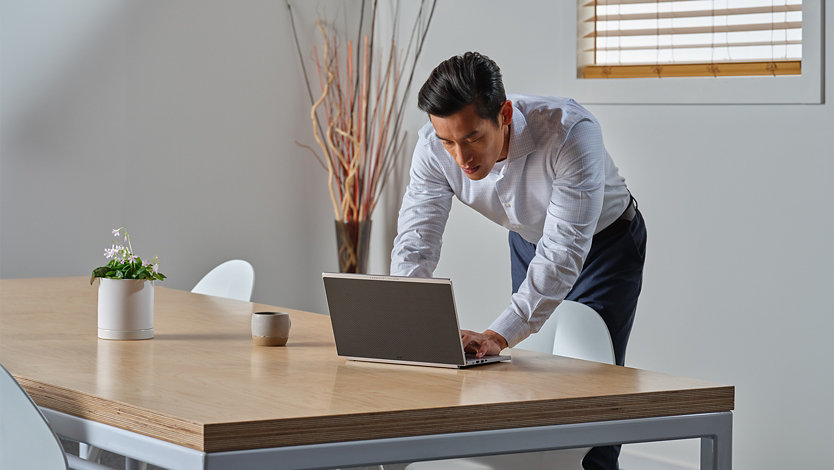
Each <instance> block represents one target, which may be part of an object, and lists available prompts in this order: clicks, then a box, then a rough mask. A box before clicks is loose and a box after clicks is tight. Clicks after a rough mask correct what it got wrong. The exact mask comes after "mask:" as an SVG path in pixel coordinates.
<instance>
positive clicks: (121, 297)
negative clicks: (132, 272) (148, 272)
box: [98, 278, 153, 339]
mask: <svg viewBox="0 0 834 470" xmlns="http://www.w3.org/2000/svg"><path fill="white" fill-rule="evenodd" d="M98 337H99V338H104V339H148V338H153V282H152V281H146V280H142V279H106V278H101V279H99V286H98Z"/></svg>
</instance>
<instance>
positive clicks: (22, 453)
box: [0, 365, 108, 470]
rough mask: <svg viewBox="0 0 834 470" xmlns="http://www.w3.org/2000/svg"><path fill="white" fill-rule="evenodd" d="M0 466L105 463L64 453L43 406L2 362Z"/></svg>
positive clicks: (56, 468)
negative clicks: (40, 406)
mask: <svg viewBox="0 0 834 470" xmlns="http://www.w3.org/2000/svg"><path fill="white" fill-rule="evenodd" d="M0 468H2V469H6V468H9V469H12V468H37V469H39V470H66V469H67V468H71V469H74V470H103V469H107V468H108V467H105V466H103V465H99V464H97V463H93V462H88V461H86V460H82V459H79V458H78V457H76V456H74V455H70V454H66V453H64V448H63V446H61V441H60V440H59V439H58V436H56V435H55V432H54V431H52V428H51V427H50V426H49V423H48V422H47V421H46V418H44V416H43V414H42V413H41V410H40V409H38V407H37V405H35V402H33V401H32V399H31V398H30V397H29V394H27V393H26V391H25V390H23V387H21V386H20V384H19V383H17V380H15V379H14V377H12V374H10V373H9V371H8V370H6V368H5V367H3V366H2V365H0Z"/></svg>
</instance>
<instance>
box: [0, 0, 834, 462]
mask: <svg viewBox="0 0 834 470" xmlns="http://www.w3.org/2000/svg"><path fill="white" fill-rule="evenodd" d="M0 2H2V3H0V277H2V278H15V277H30V276H31V277H34V276H65V275H86V274H87V273H89V271H90V269H91V268H92V267H93V266H95V265H97V263H100V262H102V261H103V260H104V258H103V257H102V256H101V253H102V251H103V248H104V247H105V246H106V245H107V244H108V243H109V242H110V237H109V230H110V229H111V228H113V227H115V226H117V225H127V226H128V227H129V228H130V229H131V231H132V233H133V236H134V242H135V248H136V249H137V251H138V252H139V253H140V254H142V255H146V256H152V255H153V254H158V255H159V256H160V257H161V259H162V268H163V272H165V273H166V274H168V275H169V276H170V278H169V280H167V281H166V282H165V284H164V285H166V286H169V287H175V288H183V289H188V288H190V287H192V286H193V285H194V283H196V281H197V280H198V279H199V277H200V276H201V275H202V274H203V273H205V272H206V271H207V270H208V269H210V268H211V267H212V266H214V265H215V264H217V263H219V262H220V261H223V260H225V259H228V258H232V257H242V258H247V259H249V260H251V261H252V262H253V264H254V265H255V269H256V272H257V277H256V286H255V292H254V296H253V298H254V300H256V301H260V302H266V303H271V304H276V305H283V306H287V307H296V308H303V309H307V310H311V311H317V312H325V311H326V306H325V302H324V299H323V296H322V292H321V284H320V280H319V279H320V273H321V271H324V270H335V269H337V265H336V261H335V241H334V238H333V237H334V235H333V222H332V211H331V209H330V203H329V201H328V196H327V191H326V188H325V182H324V178H325V174H324V173H323V172H322V171H321V169H320V168H319V167H318V165H317V164H316V163H315V162H314V161H313V160H312V157H310V156H309V155H308V154H306V151H304V150H301V149H299V148H298V147H296V146H295V145H294V144H293V140H295V139H299V140H304V141H307V142H310V134H309V132H310V131H309V124H308V120H307V113H308V109H309V108H308V101H307V98H306V96H305V92H304V89H303V82H302V78H301V74H300V72H299V70H298V63H297V59H296V56H295V50H294V47H293V43H292V39H291V35H290V32H289V19H288V16H287V14H286V10H285V8H284V4H283V2H280V1H272V0H261V1H256V0H248V1H245V2H225V1H208V2H206V1H197V0H188V1H185V0H183V1H179V2H129V1H127V0H122V1H115V0H77V1H75V2H73V3H72V5H71V6H70V5H63V4H60V3H55V2H48V1H46V0H38V1H26V2H13V1H11V0H0ZM552 3H553V2H545V1H543V0H536V1H526V2H497V1H488V2H487V1H477V2H476V1H471V0H470V1H454V2H452V1H448V0H446V1H444V0H441V1H440V4H439V6H438V10H437V12H436V14H435V19H434V23H433V26H432V30H431V32H430V37H429V39H428V41H427V44H426V50H425V51H424V59H423V60H422V61H421V64H420V66H419V68H418V70H417V73H416V78H415V80H416V81H417V83H416V85H415V88H414V89H413V90H412V91H413V92H414V93H416V89H417V88H419V85H420V83H421V82H422V80H423V79H424V78H425V77H426V76H427V75H428V72H429V71H430V70H431V69H432V68H433V67H434V66H435V65H436V64H437V63H438V62H440V61H441V60H443V59H446V58H448V57H449V56H451V55H453V54H457V53H460V52H463V51H465V50H469V49H475V50H480V51H482V52H484V53H486V54H488V55H490V56H491V57H492V58H494V59H495V60H496V61H497V62H498V63H499V64H500V65H501V67H502V69H503V70H504V75H505V82H506V85H507V88H508V89H509V90H512V91H520V92H529V93H539V94H554V95H558V94H560V90H558V89H556V88H555V87H554V85H553V80H551V78H550V77H552V76H553V75H554V74H555V70H557V67H560V66H561V64H560V63H558V62H557V61H556V60H554V56H555V52H554V51H555V49H556V48H557V46H558V45H556V44H554V43H553V42H554V41H553V38H554V37H555V34H554V31H555V29H554V28H566V27H572V26H571V24H572V21H573V20H572V19H569V18H560V17H559V16H558V14H557V13H556V11H557V8H556V7H555V6H553V5H552ZM324 5H325V7H324V8H325V10H326V9H327V8H334V7H333V2H325V3H324ZM298 8H299V16H300V22H299V27H300V29H301V32H302V34H305V35H306V37H305V38H304V40H305V41H307V42H308V43H309V41H310V40H312V34H313V31H312V21H313V18H314V16H315V15H316V13H317V11H318V8H320V7H319V6H318V4H315V3H312V2H311V3H310V4H303V5H302V6H299V7H298ZM325 13H327V11H325ZM827 15H828V18H827V20H826V24H834V23H833V22H832V17H831V15H832V13H831V9H828V12H827ZM826 41H827V44H826V45H827V46H828V47H827V48H826V49H827V50H829V51H834V44H832V39H831V37H830V35H829V37H828V38H827V39H826ZM826 57H827V58H828V59H829V60H828V61H827V62H828V63H830V62H831V59H834V55H832V53H830V52H829V53H826ZM826 68H827V70H828V71H829V73H827V74H826V75H827V76H828V77H830V76H831V75H832V74H831V73H830V72H831V66H830V65H826ZM826 84H827V85H828V86H827V87H826V88H827V89H828V90H831V89H832V88H831V86H830V85H831V79H826ZM590 109H591V110H592V111H593V112H594V113H596V115H597V117H598V118H599V119H600V121H601V122H602V124H603V131H604V135H605V139H606V145H607V146H608V148H609V150H610V152H611V153H612V155H613V156H614V158H615V161H616V162H617V164H618V165H619V166H620V169H621V171H622V173H623V175H624V176H625V177H626V178H627V180H628V183H629V185H630V187H631V189H632V190H633V191H634V193H635V194H636V196H637V197H638V198H639V199H640V207H641V209H642V210H643V212H644V214H645V217H646V220H647V225H648V229H649V246H648V260H647V265H646V274H645V285H644V294H643V296H642V297H641V301H640V305H639V307H638V316H637V320H636V323H635V326H634V331H633V334H632V339H631V343H630V349H629V353H628V363H629V364H630V365H632V366H636V367H644V368H648V369H653V370H658V371H665V372H669V373H673V374H677V375H685V376H693V377H699V378H703V379H708V380H714V381H717V382H722V383H729V384H734V385H735V386H736V387H737V388H736V396H737V402H736V414H735V417H736V418H735V447H734V461H735V464H736V468H740V469H748V468H749V469H752V468H756V469H783V468H832V466H834V451H832V447H831V443H832V442H834V404H833V403H834V401H832V399H831V397H832V396H834V368H832V367H831V365H830V358H831V357H834V346H832V344H834V341H832V331H834V315H832V308H831V307H830V303H829V302H828V301H827V299H826V298H825V294H827V293H828V292H830V291H831V290H832V287H834V248H832V247H833V246H834V244H832V241H834V189H832V188H834V185H832V183H834V163H833V162H834V158H832V157H834V133H832V128H833V127H834V106H832V105H830V104H825V105H815V106H807V105H806V106H790V105H783V106H755V105H752V106H673V105H669V106H603V105H595V106H592V107H590ZM422 122H424V116H422V115H421V114H420V113H419V112H417V111H413V112H412V114H411V115H410V116H409V127H410V129H411V130H413V131H416V128H417V127H418V126H419V125H420V124H422ZM412 135H413V132H412ZM403 185H404V182H400V183H399V184H397V182H394V181H392V187H393V188H394V190H395V191H394V192H398V191H400V192H401V191H402V188H403ZM397 205H398V201H397V198H396V197H394V198H389V199H388V200H387V202H383V204H382V205H381V208H380V209H379V213H378V214H377V215H376V218H375V228H374V237H375V238H374V239H373V241H372V244H373V250H374V251H373V253H372V258H371V270H372V271H374V272H383V271H385V270H386V265H387V260H386V259H385V257H386V256H387V253H388V252H389V251H390V239H391V238H392V236H393V235H392V231H391V230H392V227H391V224H392V223H393V220H394V218H393V217H392V216H391V215H392V214H394V213H395V212H396V206H397ZM508 256H509V255H508V250H507V246H506V232H505V231H504V230H503V229H501V228H500V227H497V226H494V225H492V224H491V223H490V222H488V221H486V220H484V219H483V218H480V217H479V216H478V215H477V214H474V213H472V212H471V211H470V210H468V209H466V208H463V207H461V206H459V205H456V206H455V208H454V209H453V215H452V217H451V221H450V223H449V226H448V228H447V233H446V237H445V245H444V252H443V257H442V260H441V265H440V266H439V267H438V271H437V273H436V274H437V275H442V276H450V277H452V278H453V279H454V281H455V286H456V291H457V292H456V298H457V299H458V302H459V306H460V308H461V310H462V322H463V325H464V326H466V327H470V328H477V329H483V328H485V327H486V326H487V325H488V324H489V323H490V321H491V320H492V319H493V318H494V316H495V315H497V314H498V313H500V311H502V310H503V308H504V306H505V304H506V302H507V300H508V296H509V293H510V276H509V261H508ZM679 447H680V446H678V447H676V446H671V448H670V447H669V446H666V448H656V447H655V448H651V449H649V450H648V451H649V452H651V453H654V454H655V455H665V456H666V457H669V458H673V459H682V460H684V461H691V460H692V459H693V458H697V456H696V454H693V453H692V452H693V449H691V448H686V446H684V447H685V448H682V449H681V448H679Z"/></svg>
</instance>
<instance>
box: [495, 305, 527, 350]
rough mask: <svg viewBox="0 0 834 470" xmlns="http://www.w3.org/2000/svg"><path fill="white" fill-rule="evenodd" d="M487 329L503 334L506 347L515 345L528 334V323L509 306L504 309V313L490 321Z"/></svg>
mask: <svg viewBox="0 0 834 470" xmlns="http://www.w3.org/2000/svg"><path fill="white" fill-rule="evenodd" d="M489 329H490V330H492V331H494V332H496V333H498V334H499V335H501V336H503V337H504V339H506V340H507V347H508V348H512V347H515V345H516V344H518V343H520V342H521V341H522V340H523V339H524V338H526V337H528V336H530V325H529V324H528V323H527V321H526V320H524V319H523V318H521V317H520V316H518V314H517V313H516V312H514V311H513V310H512V309H511V308H508V309H507V310H504V313H502V314H501V315H500V316H499V317H498V318H496V319H495V321H494V322H492V325H490V326H489Z"/></svg>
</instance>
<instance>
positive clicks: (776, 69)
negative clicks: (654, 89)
mask: <svg viewBox="0 0 834 470" xmlns="http://www.w3.org/2000/svg"><path fill="white" fill-rule="evenodd" d="M580 1H581V2H582V3H581V4H580V6H581V7H582V8H580V10H579V11H580V12H581V13H580V14H581V15H582V16H583V17H584V19H580V25H579V32H580V38H579V39H580V41H579V48H580V50H579V55H580V61H581V63H582V64H584V66H583V67H582V75H583V76H584V77H585V78H633V77H686V76H728V75H736V76H738V75H744V76H748V75H786V74H800V73H801V64H802V0H657V1H654V0H580Z"/></svg>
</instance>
